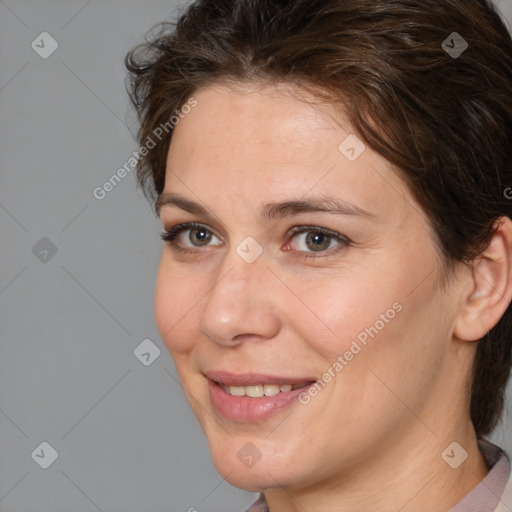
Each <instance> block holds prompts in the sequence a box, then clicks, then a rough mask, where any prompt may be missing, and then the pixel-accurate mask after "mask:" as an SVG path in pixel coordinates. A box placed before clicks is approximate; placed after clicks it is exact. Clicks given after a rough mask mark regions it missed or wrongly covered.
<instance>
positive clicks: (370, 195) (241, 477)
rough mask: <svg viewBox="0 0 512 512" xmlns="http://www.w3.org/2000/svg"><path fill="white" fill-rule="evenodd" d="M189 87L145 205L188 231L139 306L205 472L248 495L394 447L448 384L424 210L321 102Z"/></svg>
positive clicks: (435, 268)
mask: <svg viewBox="0 0 512 512" xmlns="http://www.w3.org/2000/svg"><path fill="white" fill-rule="evenodd" d="M194 97H195V99H196V100H197V107H196V108H194V109H193V110H192V111H191V112H190V113H189V114H188V115H187V116H186V117H185V118H184V119H182V120H181V121H180V122H179V124H178V125H177V126H176V128H175V133H174V135H173V138H172V143H171V147H170V151H169V155H168V160H167V171H166V180H165V191H164V192H165V193H169V194H173V195H174V196H173V197H171V196H166V197H165V198H162V206H161V211H160V216H161V220H162V224H163V226H164V228H166V229H172V228H174V227H175V226H178V225H180V224H184V223H190V222H192V223H196V224H197V225H194V226H192V227H190V226H188V227H184V228H183V229H182V230H181V232H180V233H178V234H177V235H176V236H175V237H174V243H175V244H176V245H175V246H173V245H171V243H170V242H166V243H165V245H164V249H163V253H162V257H161V262H160V267H159V271H158V276H157V283H156V293H155V316H156V322H157V326H158V330H159V332H160V335H161V336H162V339H163V341H164V342H165V344H166V346H167V347H168V349H169V351H170V353H171V355H172V357H173V359H174V361H175V364H176V368H177V371H178V373H179V377H180V379H181V383H182V385H183V388H184V390H185V392H186V395H187V398H188V400H189V402H190V405H191V407H192V409H193V411H194V413H195V415H196V416H197V418H198V420H199V422H200V424H201V426H202V428H203V430H204V432H205V434H206V437H207V439H208V443H209V446H210V449H211V453H212V457H213V461H214V464H215V466H216V467H217V469H218V471H219V472H220V474H221V475H222V476H223V477H225V478H226V479H227V480H228V481H229V482H231V483H232V484H233V485H236V486H239V487H241V488H244V489H248V490H254V491H257V490H262V489H265V488H271V487H278V486H287V485H288V486H305V485H315V483H318V482H320V481H324V482H325V481H326V480H329V479H333V481H334V479H335V478H336V477H338V476H339V475H343V474H348V473H349V472H350V471H354V470H355V469H356V468H360V469H361V470H364V468H365V467H369V466H368V464H369V463H370V462H371V461H372V460H375V459H376V458H378V457H381V458H382V457H388V456H389V453H390V452H389V450H390V448H391V447H400V446H401V447H403V449H402V451H400V450H401V449H400V448H398V449H396V450H395V451H394V452H393V453H394V454H395V456H398V457H401V456H402V455H404V454H405V453H408V454H410V453H411V452H410V450H413V451H414V450H416V449H417V447H418V441H419V440H420V442H421V443H423V444H425V443H426V442H428V441H429V440H430V439H431V438H432V437H433V436H432V431H429V430H430V429H432V430H436V428H437V427H438V426H439V424H440V422H442V421H443V419H442V418H441V416H442V414H441V413H440V411H441V412H442V411H449V410H450V404H449V401H450V400H452V396H451V392H452V391H453V389H454V384H453V374H454V372H453V368H450V366H449V364H448V354H449V353H450V350H452V349H451V348H450V346H451V345H450V342H451V340H452V330H453V322H454V317H455V313H456V302H457V300H456V298H455V294H454V292H453V291H451V292H447V291H444V292H443V291H442V289H441V288H440V282H439V270H440V267H439V259H438V253H437V252H436V249H435V245H434V241H433V239H432V236H431V232H430V231H429V228H428V225H427V219H426V216H425V215H424V213H423V211H422V210H421V209H420V207H419V206H418V205H417V204H416V203H415V201H414V200H413V198H412V196H411V194H410V193H409V192H408V190H407V189H406V187H405V185H404V184H403V182H402V181H401V180H400V179H399V178H398V177H397V176H396V175H395V174H394V173H393V172H392V171H391V170H390V168H389V164H388V162H387V161H386V160H384V159H383V158H382V157H380V156H379V155H378V154H377V153H375V152H373V151H372V150H370V149H369V148H366V149H364V148H363V147H361V146H360V143H359V142H358V141H357V140H356V139H354V138H353V136H351V133H352V132H351V129H350V126H348V125H347V124H343V123H342V125H341V126H342V127H340V126H339V124H335V123H334V122H333V120H332V119H331V117H330V116H329V115H328V113H329V112H330V111H331V112H332V109H329V108H328V107H325V108H322V109H321V108H320V107H319V106H318V105H317V107H316V108H314V107H313V106H311V105H310V104H308V103H307V102H302V101H299V100H298V99H296V98H294V97H293V96H292V95H289V94H287V89H286V88H285V87H284V86H281V87H280V88H276V87H273V88H271V87H267V88H265V89H261V90H259V91H257V92H255V91H251V92H249V91H248V90H242V89H235V88H229V87H227V86H216V87H209V88H206V89H204V90H202V91H200V92H198V93H197V94H195V95H194ZM348 136H351V137H350V138H349V139H347V137H348ZM344 141H345V142H344ZM340 144H341V146H340ZM361 151H362V152H361ZM182 249H183V250H182ZM452 290H453V289H452ZM455 373H457V372H455ZM315 381H320V382H319V383H317V385H316V387H315V386H312V385H311V384H312V383H313V382H315ZM230 386H231V387H230ZM281 386H283V387H282V388H281ZM290 387H292V390H290ZM296 388H297V389H296ZM315 390H316V391H315ZM276 393H277V394H276ZM262 394H264V396H261V395H262ZM240 395H245V396H240ZM251 395H252V396H251ZM266 395H268V396H266ZM397 454H398V455H397ZM436 455H438V454H436ZM395 462H396V461H395Z"/></svg>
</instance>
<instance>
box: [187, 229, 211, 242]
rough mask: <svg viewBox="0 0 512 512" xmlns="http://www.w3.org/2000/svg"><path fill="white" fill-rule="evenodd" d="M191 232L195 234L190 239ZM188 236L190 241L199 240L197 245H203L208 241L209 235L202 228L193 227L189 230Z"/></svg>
mask: <svg viewBox="0 0 512 512" xmlns="http://www.w3.org/2000/svg"><path fill="white" fill-rule="evenodd" d="M193 233H194V234H195V240H194V239H192V236H193ZM189 238H190V241H191V242H192V243H194V242H199V243H198V244H197V245H205V244H207V243H208V242H209V241H210V238H211V235H209V234H208V233H207V232H206V231H205V230H204V229H194V230H192V231H191V232H190V237H189Z"/></svg>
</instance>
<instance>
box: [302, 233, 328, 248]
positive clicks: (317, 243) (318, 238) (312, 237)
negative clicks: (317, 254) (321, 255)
mask: <svg viewBox="0 0 512 512" xmlns="http://www.w3.org/2000/svg"><path fill="white" fill-rule="evenodd" d="M310 242H312V246H311V247H309V248H310V249H312V250H314V251H320V250H322V249H327V248H328V247H329V236H328V235H325V234H324V233H316V234H312V233H309V234H308V236H307V237H306V243H310Z"/></svg>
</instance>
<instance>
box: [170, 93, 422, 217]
mask: <svg viewBox="0 0 512 512" xmlns="http://www.w3.org/2000/svg"><path fill="white" fill-rule="evenodd" d="M194 98H195V99H196V101H197V107H196V108H195V109H194V110H193V111H192V112H191V113H190V114H188V115H187V116H185V117H184V119H182V120H181V121H180V123H179V124H178V125H177V126H176V127H175V129H174V134H173V138H172V140H171V145H170V150H169V153H168V158H167V169H166V184H165V191H167V192H171V191H172V192H180V194H186V193H188V194H190V190H193V191H194V193H197V194H198V195H199V197H200V198H202V199H204V200H205V201H206V202H208V201H209V200H215V199H216V200H219V201H220V200H221V198H222V197H226V196H228V197H229V199H230V201H233V202H235V203H237V202H238V203H240V204H242V203H243V204H244V205H245V206H249V205H251V204H252V203H253V200H254V199H255V198H258V200H259V201H258V204H261V202H262V200H264V201H277V200H282V199H283V198H285V197H286V196H294V197H303V196H306V195H307V194H327V193H329V194H331V195H337V196H339V197H340V198H342V199H345V200H348V201H350V202H352V203H356V204H357V205H358V206H360V207H361V208H363V209H365V210H368V211H372V212H376V213H377V214H380V215H384V214H387V215H388V216H396V217H401V216H403V215H404V211H405V210H408V209H410V208H411V207H413V208H415V209H417V210H420V207H419V206H418V205H417V204H415V202H414V200H413V198H412V196H411V194H410V193H409V191H408V189H407V187H406V186H405V184H404V183H403V181H402V180H401V179H400V178H399V177H398V176H397V174H396V173H395V172H394V171H392V170H391V166H390V164H389V162H388V161H387V160H385V159H384V158H383V157H381V156H380V155H379V154H377V153H376V152H374V151H373V150H371V148H369V147H367V146H366V145H364V144H363V143H362V141H360V140H359V139H358V138H357V136H356V135H355V134H354V133H353V130H352V128H351V127H350V124H349V123H348V122H347V121H346V120H344V119H343V117H342V115H341V114H339V113H337V114H336V115H332V114H333V107H332V106H330V105H326V104H322V103H320V102H319V101H318V100H316V99H315V98H313V97H311V96H309V97H308V94H307V93H306V92H302V93H301V92H300V91H298V90H297V89H296V88H292V87H291V86H290V87H289V86H287V85H277V86H266V87H260V88H256V87H252V88H243V87H240V86H231V85H217V86H212V87H208V88H205V89H202V90H200V91H198V92H197V93H195V94H194ZM335 118H336V120H337V121H335ZM187 189H188V190H187ZM254 204H256V203H254Z"/></svg>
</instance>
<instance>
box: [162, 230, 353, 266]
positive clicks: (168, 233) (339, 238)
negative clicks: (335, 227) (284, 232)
mask: <svg viewBox="0 0 512 512" xmlns="http://www.w3.org/2000/svg"><path fill="white" fill-rule="evenodd" d="M194 229H202V230H204V231H207V232H208V233H212V234H214V233H213V232H212V231H211V230H210V229H208V228H207V227H206V226H205V225H204V224H199V223H197V222H188V223H186V224H178V225H177V226H174V227H172V228H170V229H164V231H163V232H162V233H161V234H160V238H161V239H162V240H163V241H164V242H166V243H168V244H169V245H170V246H171V247H172V249H173V250H175V251H178V252H181V253H185V254H187V253H188V254H197V253H198V250H199V252H200V249H199V248H198V249H188V248H186V247H184V246H183V245H181V244H180V243H179V242H178V240H177V237H178V236H179V235H180V234H181V233H182V232H183V231H189V230H194ZM310 232H312V233H321V234H323V235H327V236H329V237H331V238H332V239H334V240H336V242H339V243H340V244H341V246H342V247H348V246H350V245H351V244H352V241H351V240H350V239H348V238H347V237H346V236H344V235H340V234H339V233H336V232H335V231H331V230H330V229H326V228H321V227H319V226H296V227H294V228H292V229H291V230H290V238H292V236H294V235H298V234H302V233H310ZM217 238H218V237H217ZM205 247H207V246H205ZM342 247H334V248H330V249H326V250H324V251H318V253H319V254H321V255H318V256H317V255H315V254H314V252H306V253H305V254H302V253H304V252H305V251H293V252H295V253H296V254H295V257H297V258H299V259H304V260H307V259H315V258H322V257H325V256H326V255H325V253H326V252H330V251H332V250H333V249H334V250H335V251H336V250H339V249H341V248H342ZM336 252H337V251H336ZM329 255H330V254H329Z"/></svg>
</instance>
